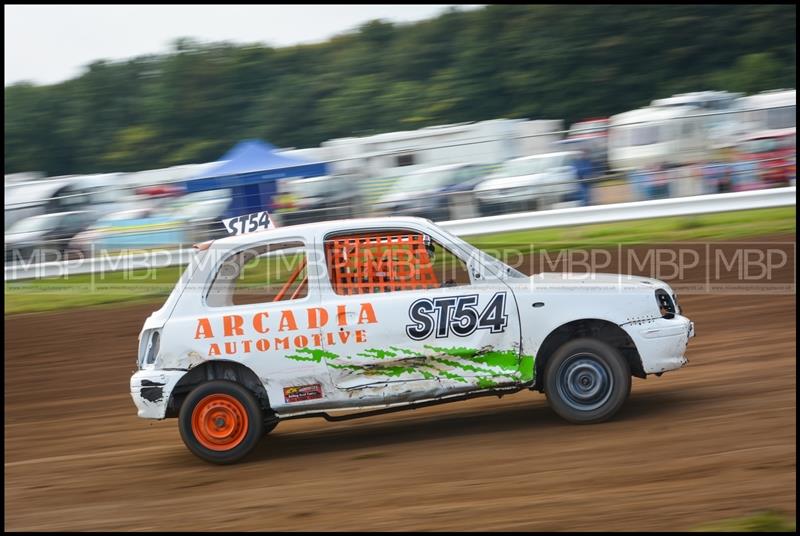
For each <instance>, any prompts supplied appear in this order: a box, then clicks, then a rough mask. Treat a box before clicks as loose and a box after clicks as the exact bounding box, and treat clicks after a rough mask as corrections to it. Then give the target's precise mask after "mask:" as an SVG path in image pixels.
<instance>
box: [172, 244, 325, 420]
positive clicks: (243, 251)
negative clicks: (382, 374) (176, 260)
mask: <svg viewBox="0 0 800 536" xmlns="http://www.w3.org/2000/svg"><path fill="white" fill-rule="evenodd" d="M311 247H312V246H311V244H310V243H309V242H308V241H305V240H303V238H302V237H297V238H294V237H291V238H280V239H275V240H264V241H259V242H258V243H254V244H252V245H249V246H247V247H243V246H239V247H237V248H235V249H233V250H231V251H229V252H228V251H226V252H220V251H215V245H214V244H212V246H211V248H210V249H209V256H211V257H216V258H217V259H218V260H214V261H207V260H205V261H204V262H205V263H206V268H205V269H207V270H208V272H207V273H205V274H199V275H198V276H196V277H197V278H199V279H200V281H198V282H193V283H192V285H190V290H187V291H184V294H183V296H182V297H181V301H180V302H179V305H178V306H176V308H175V311H174V312H173V314H172V316H171V317H170V319H169V322H168V323H167V324H166V326H165V328H164V334H163V337H162V340H164V341H174V342H173V345H172V346H171V347H170V348H169V349H165V348H164V347H162V354H164V356H165V359H169V360H172V362H171V364H170V366H168V367H166V368H191V367H192V366H195V365H197V364H199V363H201V362H203V361H207V360H226V361H234V362H237V363H241V364H243V365H245V366H246V367H247V368H249V369H250V370H252V371H253V372H254V373H255V374H256V376H257V377H258V378H260V379H261V380H262V382H263V383H264V387H265V389H266V391H267V395H268V396H269V400H270V404H271V406H272V408H273V409H274V410H275V411H278V412H283V413H291V412H297V411H304V410H307V409H309V408H310V407H320V406H324V405H325V404H326V403H327V402H328V401H329V400H330V398H331V397H330V396H329V395H331V394H332V392H333V390H332V387H331V384H330V377H329V374H328V370H327V368H326V366H325V364H324V362H323V360H322V355H321V354H322V342H321V329H320V324H321V319H323V318H326V317H327V316H328V312H326V311H322V310H321V309H320V301H319V294H318V291H317V289H318V284H317V280H316V278H317V272H316V270H315V269H314V266H313V264H312V262H310V261H309V250H310V249H311Z"/></svg>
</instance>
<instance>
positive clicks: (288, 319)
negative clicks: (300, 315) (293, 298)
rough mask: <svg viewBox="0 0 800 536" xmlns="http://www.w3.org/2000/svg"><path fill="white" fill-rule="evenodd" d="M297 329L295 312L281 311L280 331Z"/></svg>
mask: <svg viewBox="0 0 800 536" xmlns="http://www.w3.org/2000/svg"><path fill="white" fill-rule="evenodd" d="M296 329H297V322H296V321H295V319H294V313H292V312H291V311H283V312H282V313H281V321H280V322H279V323H278V331H286V330H289V331H295V330H296Z"/></svg>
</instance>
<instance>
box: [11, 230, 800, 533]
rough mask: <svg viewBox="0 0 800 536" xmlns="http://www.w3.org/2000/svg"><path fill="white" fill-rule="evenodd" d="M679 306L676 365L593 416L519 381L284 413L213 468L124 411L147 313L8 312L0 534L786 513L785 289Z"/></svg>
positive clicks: (789, 470)
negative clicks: (376, 409) (319, 414)
mask: <svg viewBox="0 0 800 536" xmlns="http://www.w3.org/2000/svg"><path fill="white" fill-rule="evenodd" d="M758 240H761V239H758ZM764 240H766V241H791V242H794V240H795V237H794V235H792V236H789V237H785V236H784V237H777V238H776V237H768V238H766V239H764ZM611 268H612V269H613V268H616V266H612V267H611ZM790 269H791V270H793V266H792V267H791V268H790ZM790 275H791V277H792V278H793V276H794V274H793V272H792V273H791V274H790ZM783 276H784V278H785V277H786V276H787V274H786V273H784V274H783ZM690 279H691V278H690ZM679 298H680V301H681V305H682V307H684V308H685V310H686V311H687V314H688V315H689V316H690V318H692V320H694V321H695V324H696V326H697V337H695V338H694V339H693V340H692V341H691V344H690V346H689V350H688V352H687V357H688V358H689V366H688V367H686V368H684V369H682V370H680V371H676V372H671V373H668V374H665V375H664V376H663V377H661V378H655V377H651V378H649V379H647V380H640V379H634V382H633V391H632V394H631V398H630V400H629V401H628V402H627V404H626V406H625V407H624V408H623V410H622V411H621V412H620V413H619V414H618V416H617V417H616V418H615V419H614V420H612V421H610V422H607V423H603V424H600V425H593V426H575V425H570V424H567V423H565V422H563V421H561V420H560V419H559V418H558V417H556V416H555V415H554V414H553V413H552V412H551V410H550V409H549V408H548V407H547V403H546V401H545V398H544V396H543V395H541V394H538V393H531V392H521V393H518V394H515V395H509V396H506V397H504V398H502V399H496V398H483V399H477V400H471V401H468V402H460V403H454V404H446V405H442V406H436V407H431V408H425V409H419V410H415V411H409V412H401V413H396V414H391V415H385V416H380V417H372V418H368V419H364V420H357V421H350V422H344V423H328V422H325V421H323V420H321V419H309V420H299V421H287V422H284V423H281V424H280V425H279V426H278V428H277V429H276V430H275V431H274V432H273V433H272V434H270V435H269V436H268V437H267V438H265V440H264V441H262V443H261V444H260V445H259V447H258V448H257V450H256V452H255V453H254V455H253V456H251V457H249V458H248V459H247V460H246V462H245V463H242V464H240V465H235V466H228V467H218V466H212V465H208V464H206V463H204V462H202V461H200V460H198V459H197V458H195V457H194V456H192V455H191V454H190V453H189V452H188V450H186V448H185V447H184V446H183V444H182V442H181V440H180V437H179V434H178V430H177V423H176V421H174V420H166V421H161V422H152V421H145V420H142V419H139V418H137V417H136V411H135V408H134V406H133V403H132V401H131V399H130V395H129V393H128V391H129V387H128V381H129V378H130V375H131V373H132V372H133V371H134V369H135V367H136V364H135V357H136V351H137V341H136V335H137V334H138V331H139V329H140V328H141V324H142V322H143V321H144V318H145V317H146V316H147V315H148V314H149V313H150V312H151V311H152V310H153V309H154V307H153V306H152V305H136V306H130V305H129V306H116V307H103V308H96V309H83V310H73V311H69V312H58V313H43V314H35V315H17V316H7V317H6V318H5V328H6V343H5V466H4V469H5V529H6V530H47V531H55V530H187V531H190V530H226V529H227V530H342V531H344V530H367V529H372V530H589V529H594V530H598V529H601V530H635V529H641V530H673V529H674V530H681V529H686V528H689V527H692V526H694V525H696V524H699V523H703V522H706V521H709V520H713V519H719V518H725V517H732V516H738V515H741V514H742V513H746V512H750V511H754V510H759V509H766V508H778V509H782V510H784V511H786V512H788V513H790V514H791V515H795V500H796V464H795V457H796V423H795V420H796V413H797V410H796V371H797V368H796V358H795V352H796V327H795V320H794V318H795V312H796V301H795V294H794V293H792V294H788V295H787V294H776V295H728V294H707V293H693V294H688V295H680V294H679Z"/></svg>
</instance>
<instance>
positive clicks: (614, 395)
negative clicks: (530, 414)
mask: <svg viewBox="0 0 800 536" xmlns="http://www.w3.org/2000/svg"><path fill="white" fill-rule="evenodd" d="M544 387H545V389H544V390H545V395H546V396H547V401H548V403H549V404H550V407H551V408H553V411H555V412H556V413H557V414H558V415H559V416H560V417H562V418H563V419H566V420H567V421H570V422H572V423H576V424H591V423H597V422H602V421H605V420H608V419H610V418H611V417H612V416H613V415H614V414H615V413H616V412H617V411H619V409H620V408H621V407H622V404H623V403H624V402H625V400H626V399H627V398H628V395H629V394H630V390H631V372H630V367H629V366H628V362H627V361H626V360H625V358H623V357H622V355H621V354H620V352H619V350H617V349H616V348H614V347H613V346H611V345H609V344H607V343H605V342H603V341H600V340H597V339H591V338H583V339H576V340H573V341H569V342H567V343H565V344H564V345H563V346H561V348H559V349H558V350H557V351H556V353H555V354H554V355H553V356H552V357H551V358H550V360H549V361H548V362H547V366H546V367H545V386H544Z"/></svg>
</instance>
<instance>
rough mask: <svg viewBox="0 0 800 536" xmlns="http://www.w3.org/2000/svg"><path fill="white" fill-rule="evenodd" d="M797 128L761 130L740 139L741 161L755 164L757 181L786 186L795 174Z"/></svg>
mask: <svg viewBox="0 0 800 536" xmlns="http://www.w3.org/2000/svg"><path fill="white" fill-rule="evenodd" d="M796 151H797V138H796V128H794V127H792V128H782V129H773V130H762V131H759V132H756V133H755V134H751V135H749V136H746V137H745V138H742V139H741V140H739V143H738V145H737V152H738V153H739V158H738V160H739V161H740V162H748V163H751V164H754V166H753V167H754V168H755V169H757V181H758V182H759V183H761V184H762V185H765V186H788V185H789V184H790V182H791V180H792V178H793V177H794V176H795V170H794V166H795V163H794V162H795V154H796Z"/></svg>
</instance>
